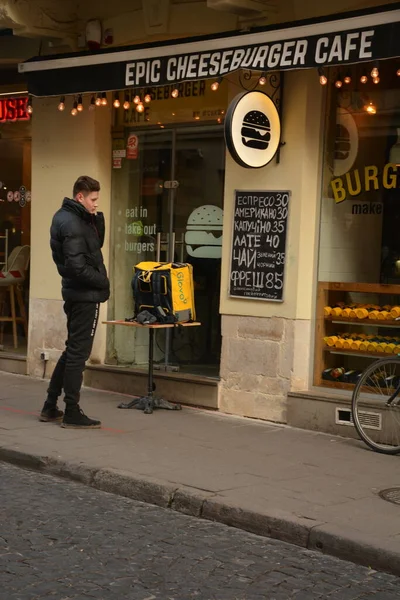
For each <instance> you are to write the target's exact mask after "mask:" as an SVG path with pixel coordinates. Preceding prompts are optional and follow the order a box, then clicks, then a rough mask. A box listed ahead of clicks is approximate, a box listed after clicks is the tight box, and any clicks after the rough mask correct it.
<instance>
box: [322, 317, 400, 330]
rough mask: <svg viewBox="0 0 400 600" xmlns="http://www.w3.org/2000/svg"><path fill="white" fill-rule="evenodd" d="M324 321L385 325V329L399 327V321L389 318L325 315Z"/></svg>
mask: <svg viewBox="0 0 400 600" xmlns="http://www.w3.org/2000/svg"><path fill="white" fill-rule="evenodd" d="M325 321H330V322H331V323H348V324H349V325H364V326H365V327H369V326H371V327H386V328H387V329H390V328H393V327H400V321H396V320H394V319H390V320H387V321H380V320H379V319H354V320H352V319H346V317H331V316H329V317H325Z"/></svg>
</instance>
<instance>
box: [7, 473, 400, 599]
mask: <svg viewBox="0 0 400 600" xmlns="http://www.w3.org/2000/svg"><path fill="white" fill-rule="evenodd" d="M0 492H1V507H0V560H1V563H0V584H1V588H0V598H1V600H35V599H38V598H55V599H56V600H72V599H81V600H82V599H90V598H93V599H104V600H106V599H113V598H115V599H117V598H118V599H124V600H156V599H160V600H187V599H189V598H196V599H199V600H214V599H215V600H253V599H254V600H261V599H266V600H286V599H288V598H293V599H296V600H316V599H323V598H330V599H331V600H356V599H357V600H373V599H376V600H395V599H396V598H400V583H399V579H398V578H396V577H394V576H392V575H386V574H383V573H377V572H375V571H370V570H368V569H366V568H363V567H359V566H356V565H353V564H351V563H346V562H343V561H340V560H337V559H334V558H331V557H328V556H324V555H321V554H317V553H313V552H310V551H307V550H304V549H302V548H298V547H296V546H291V545H288V544H285V543H282V542H278V541H274V540H269V539H265V538H261V537H258V536H255V535H251V534H248V533H245V532H243V531H239V530H236V529H232V528H229V527H225V526H223V525H220V524H217V523H211V522H207V521H202V520H198V519H195V518H192V517H185V516H183V515H180V514H178V513H175V512H172V511H167V510H164V509H160V508H157V507H153V506H150V505H146V504H141V503H138V502H134V501H132V500H128V499H125V498H121V497H118V496H113V495H111V494H106V493H104V492H100V491H96V490H93V489H91V488H87V487H84V486H82V485H80V484H75V483H72V482H68V481H64V480H58V479H55V478H52V477H49V476H46V475H41V474H38V473H33V472H28V471H24V470H20V469H18V468H16V467H13V466H9V465H6V464H4V463H0Z"/></svg>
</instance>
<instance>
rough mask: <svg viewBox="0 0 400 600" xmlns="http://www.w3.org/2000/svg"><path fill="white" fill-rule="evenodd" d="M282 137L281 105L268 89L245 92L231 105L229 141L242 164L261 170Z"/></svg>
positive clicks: (233, 154)
mask: <svg viewBox="0 0 400 600" xmlns="http://www.w3.org/2000/svg"><path fill="white" fill-rule="evenodd" d="M280 138H281V123H280V118H279V113H278V111H277V108H276V106H275V104H274V103H273V101H272V100H271V98H270V97H269V96H267V94H265V93H264V92H259V91H255V92H244V93H243V94H239V95H238V96H236V98H235V99H234V100H232V102H231V104H230V105H229V108H228V111H227V113H226V119H225V140H226V145H227V147H228V150H229V152H230V154H231V156H232V158H233V159H234V160H235V161H236V162H237V163H238V164H239V165H241V166H242V167H246V168H248V169H259V168H261V167H265V165H267V164H268V163H269V162H271V160H272V159H273V158H274V156H275V154H276V152H277V150H278V148H279V142H280Z"/></svg>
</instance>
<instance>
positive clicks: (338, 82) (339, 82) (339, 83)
mask: <svg viewBox="0 0 400 600" xmlns="http://www.w3.org/2000/svg"><path fill="white" fill-rule="evenodd" d="M342 85H343V81H342V80H341V79H340V76H339V77H338V78H337V79H336V81H335V86H336V87H337V88H338V89H340V88H341V87H342Z"/></svg>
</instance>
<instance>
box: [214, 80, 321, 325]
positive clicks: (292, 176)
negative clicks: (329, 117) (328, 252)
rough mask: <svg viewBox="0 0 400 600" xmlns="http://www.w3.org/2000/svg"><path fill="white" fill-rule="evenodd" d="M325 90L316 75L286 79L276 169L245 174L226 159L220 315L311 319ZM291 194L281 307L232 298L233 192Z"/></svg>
mask: <svg viewBox="0 0 400 600" xmlns="http://www.w3.org/2000/svg"><path fill="white" fill-rule="evenodd" d="M322 102H323V88H322V87H321V86H320V84H319V82H318V77H317V76H316V74H315V71H314V70H308V71H293V72H291V73H287V74H286V76H285V82H284V104H283V114H282V142H284V143H285V145H284V146H283V147H282V149H281V158H280V163H279V164H276V161H275V160H273V161H272V162H271V163H270V164H269V165H267V166H266V167H265V168H263V169H245V168H243V167H240V166H239V165H237V164H236V163H235V162H234V161H233V159H232V158H231V156H230V155H229V153H227V155H226V176H225V201H224V240H223V254H222V283H221V305H220V308H221V313H222V314H231V315H252V316H258V317H272V316H279V317H285V318H292V319H293V318H297V319H309V318H310V317H311V313H312V309H311V302H310V299H311V296H312V286H313V275H314V274H313V269H312V268H311V267H312V266H313V262H314V257H315V252H316V246H315V235H316V216H317V207H318V202H317V198H318V197H319V194H320V184H319V182H320V175H319V163H320V159H321V130H322ZM236 189H239V190H290V191H291V198H290V209H289V223H288V245H287V263H286V266H285V287H284V302H282V303H277V302H264V301H258V300H241V299H237V298H230V297H229V296H228V289H229V270H230V257H231V247H232V222H233V212H234V193H235V190H236Z"/></svg>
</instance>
